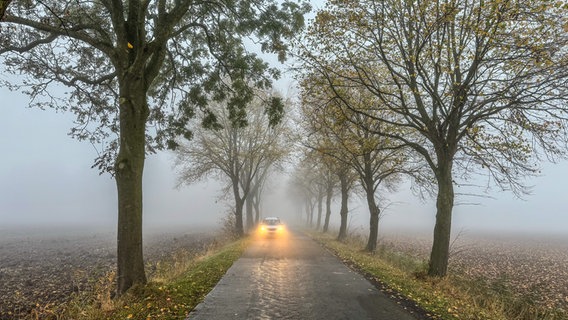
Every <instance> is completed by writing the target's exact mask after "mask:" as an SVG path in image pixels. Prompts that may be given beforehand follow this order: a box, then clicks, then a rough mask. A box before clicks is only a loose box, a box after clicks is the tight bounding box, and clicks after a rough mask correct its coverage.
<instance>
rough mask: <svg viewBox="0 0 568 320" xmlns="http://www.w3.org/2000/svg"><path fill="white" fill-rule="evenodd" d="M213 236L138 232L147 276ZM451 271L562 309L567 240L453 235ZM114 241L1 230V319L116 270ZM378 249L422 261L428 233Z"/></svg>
mask: <svg viewBox="0 0 568 320" xmlns="http://www.w3.org/2000/svg"><path fill="white" fill-rule="evenodd" d="M212 234H214V232H211V231H210V232H208V233H206V232H204V231H199V232H196V231H191V230H181V229H178V230H162V231H152V232H146V233H145V258H146V260H147V266H148V267H147V272H148V273H150V274H151V273H152V270H153V269H154V266H155V263H156V262H157V261H159V260H162V259H167V258H168V257H171V256H172V254H174V253H175V252H177V251H179V250H186V251H189V252H194V251H195V252H198V251H201V250H203V249H204V248H205V247H207V246H208V245H209V244H210V243H211V242H212V241H214V237H213V236H212ZM454 238H456V240H455V241H454V242H453V244H452V250H451V251H452V253H451V257H450V272H451V273H459V274H465V275H469V276H471V277H472V278H479V279H483V280H482V281H486V282H487V283H488V284H490V285H491V286H495V287H502V288H503V289H505V290H507V291H509V292H513V293H514V294H516V295H519V296H523V297H528V298H529V299H531V300H533V301H537V302H538V303H539V304H540V305H543V306H548V307H551V308H553V307H555V308H564V309H568V236H545V235H543V236H534V235H531V236H529V235H503V234H502V235H499V236H497V235H494V234H492V235H490V234H474V233H460V234H457V235H454ZM115 239H116V235H115V233H114V232H110V231H100V230H85V229H84V230H70V229H67V230H58V231H55V230H50V231H45V230H41V229H27V230H24V229H18V230H10V229H8V230H0V320H7V319H18V318H22V317H23V316H25V315H27V314H29V312H30V311H31V310H33V309H34V308H38V307H39V308H45V307H46V305H47V306H49V305H50V304H51V305H54V304H59V303H61V302H64V301H66V300H67V299H68V298H69V296H70V294H72V293H73V292H80V291H83V290H89V289H91V288H92V286H93V285H94V283H96V281H97V279H98V278H99V277H102V276H104V275H105V274H106V273H108V272H109V271H112V270H113V269H114V266H115V256H116V254H115V247H116V244H115V242H116V240H115ZM380 245H384V246H388V247H390V248H392V249H394V250H397V251H402V252H405V253H409V254H411V255H413V256H415V257H416V258H418V259H423V260H427V258H428V254H429V250H430V245H431V239H430V235H428V234H424V235H421V234H419V233H408V232H406V233H405V232H388V233H383V234H382V238H381V239H380Z"/></svg>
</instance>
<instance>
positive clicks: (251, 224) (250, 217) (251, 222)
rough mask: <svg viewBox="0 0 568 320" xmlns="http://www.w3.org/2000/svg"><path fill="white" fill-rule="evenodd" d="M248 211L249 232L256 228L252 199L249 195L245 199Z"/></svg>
mask: <svg viewBox="0 0 568 320" xmlns="http://www.w3.org/2000/svg"><path fill="white" fill-rule="evenodd" d="M245 206H246V212H247V232H248V231H250V230H252V229H253V228H254V216H253V212H252V199H251V195H249V196H248V197H247V198H246V200H245Z"/></svg>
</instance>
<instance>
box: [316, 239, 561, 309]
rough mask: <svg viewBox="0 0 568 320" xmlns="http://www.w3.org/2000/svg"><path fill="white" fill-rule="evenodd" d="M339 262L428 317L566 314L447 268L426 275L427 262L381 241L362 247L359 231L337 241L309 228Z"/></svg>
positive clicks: (490, 282)
mask: <svg viewBox="0 0 568 320" xmlns="http://www.w3.org/2000/svg"><path fill="white" fill-rule="evenodd" d="M309 233H310V235H311V236H312V237H313V238H314V239H315V240H316V241H318V242H319V243H321V244H322V245H324V246H325V247H327V248H329V249H330V250H332V251H333V252H334V253H335V254H336V255H337V256H338V257H340V258H341V259H342V260H343V261H344V262H345V263H347V264H349V265H351V266H352V267H353V268H355V269H357V270H359V271H361V272H362V273H364V274H365V275H366V276H367V277H369V278H371V280H373V281H377V282H379V283H381V284H382V285H384V286H386V287H387V289H386V290H385V291H386V293H388V294H389V295H392V296H394V297H397V296H402V297H403V298H406V299H408V300H411V301H413V302H414V303H415V304H416V305H417V306H419V307H420V308H422V309H423V310H425V311H426V313H427V317H428V318H430V319H443V320H450V319H452V320H453V319H470V320H482V319H483V320H486V319H487V320H537V319H538V320H562V319H564V320H566V319H568V312H567V311H566V310H561V309H549V308H546V307H544V306H540V305H537V304H536V303H535V302H534V300H535V299H533V298H532V297H530V296H526V295H525V296H519V295H517V294H515V292H513V291H512V290H511V289H509V288H508V287H507V286H505V285H502V283H500V282H499V281H488V279H483V278H471V277H467V276H462V275H459V274H456V273H450V274H449V275H448V276H447V277H445V278H435V277H429V276H428V275H427V268H428V265H427V262H426V261H424V260H420V259H417V258H415V257H412V256H411V255H409V254H406V253H404V252H397V251H395V250H392V248H391V247H389V246H386V245H384V244H382V245H379V246H378V247H377V250H376V252H375V253H368V252H365V251H363V248H364V247H365V242H364V240H365V239H363V238H362V237H358V236H351V237H349V238H348V239H347V240H346V241H344V242H339V241H337V240H336V239H335V237H333V236H332V235H330V234H322V233H316V232H309Z"/></svg>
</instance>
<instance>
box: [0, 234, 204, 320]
mask: <svg viewBox="0 0 568 320" xmlns="http://www.w3.org/2000/svg"><path fill="white" fill-rule="evenodd" d="M206 231H207V232H205V231H195V230H193V231H192V230H183V229H180V228H178V229H177V230H172V229H169V230H167V229H163V230H156V231H148V232H145V235H144V237H145V239H144V242H145V243H144V258H145V260H146V264H147V266H148V267H147V272H148V273H151V272H152V266H153V264H155V263H156V262H157V261H160V260H163V259H167V258H168V257H169V256H172V255H173V254H175V253H176V252H177V251H179V250H184V251H186V252H192V251H195V252H200V251H203V250H204V249H205V248H206V247H207V246H209V245H210V244H211V243H212V242H213V241H214V236H213V235H214V234H215V232H214V231H210V230H206ZM115 267H116V233H115V232H112V231H108V230H100V229H99V230H93V229H86V228H83V229H71V228H66V229H64V228H59V229H54V228H49V229H42V228H18V229H13V228H12V229H4V230H0V320H7V319H20V318H24V317H26V316H27V315H29V314H30V312H31V310H33V309H34V308H38V307H40V308H42V307H46V306H49V305H57V304H60V303H63V302H65V301H66V300H68V299H69V298H70V295H71V294H72V293H74V292H79V291H83V290H89V289H90V288H91V287H92V285H93V284H94V283H95V282H96V281H97V279H98V278H100V277H102V276H104V275H105V274H107V273H108V272H110V271H113V270H114V269H115Z"/></svg>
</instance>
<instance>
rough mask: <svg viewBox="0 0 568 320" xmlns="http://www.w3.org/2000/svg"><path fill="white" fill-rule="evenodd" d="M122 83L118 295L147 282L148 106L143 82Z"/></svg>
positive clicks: (118, 179)
mask: <svg viewBox="0 0 568 320" xmlns="http://www.w3.org/2000/svg"><path fill="white" fill-rule="evenodd" d="M125 83H126V85H125V86H126V88H125V86H123V85H122V83H121V90H120V93H121V95H120V106H119V113H120V115H119V116H120V147H119V151H118V155H117V158H116V161H115V179H116V186H117V192H118V233H117V273H118V274H117V278H118V283H117V284H118V289H117V292H118V294H119V295H121V294H123V293H124V292H126V290H128V289H129V288H130V287H132V286H133V285H136V284H145V283H146V274H145V272H144V258H143V252H142V251H143V249H142V175H143V171H144V157H145V145H146V120H147V117H148V105H147V102H146V94H145V91H144V89H143V83H142V81H141V80H134V79H130V81H125Z"/></svg>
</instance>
